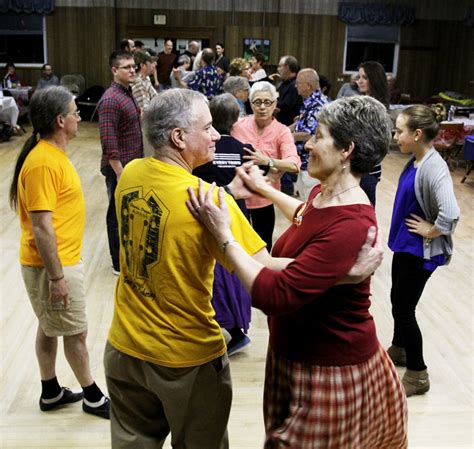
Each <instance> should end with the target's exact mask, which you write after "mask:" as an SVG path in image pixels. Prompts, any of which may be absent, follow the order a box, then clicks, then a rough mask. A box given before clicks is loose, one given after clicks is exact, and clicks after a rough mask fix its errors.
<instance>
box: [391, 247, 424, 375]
mask: <svg viewBox="0 0 474 449" xmlns="http://www.w3.org/2000/svg"><path fill="white" fill-rule="evenodd" d="M423 263H424V261H423V259H422V258H420V257H416V256H413V255H411V254H408V253H395V254H394V255H393V262H392V290H391V292H390V299H391V301H392V315H393V320H394V331H393V340H392V344H393V345H395V346H399V347H400V348H405V352H406V355H407V368H408V369H410V370H413V371H421V370H424V369H426V365H425V362H424V360H423V337H422V336H421V331H420V328H419V326H418V323H417V321H416V316H415V312H416V306H417V304H418V301H419V300H420V298H421V294H422V293H423V289H424V288H425V284H426V281H427V280H428V279H429V277H430V276H431V273H432V271H429V270H425V269H424V268H423Z"/></svg>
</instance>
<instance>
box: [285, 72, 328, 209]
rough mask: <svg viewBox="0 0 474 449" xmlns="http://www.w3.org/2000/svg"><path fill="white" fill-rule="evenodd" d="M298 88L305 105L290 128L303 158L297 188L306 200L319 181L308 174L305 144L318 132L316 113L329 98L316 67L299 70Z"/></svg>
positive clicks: (299, 153)
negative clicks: (325, 93) (321, 84)
mask: <svg viewBox="0 0 474 449" xmlns="http://www.w3.org/2000/svg"><path fill="white" fill-rule="evenodd" d="M296 89H297V90H298V94H299V95H300V96H301V97H302V98H303V106H302V107H301V109H300V115H299V117H298V118H297V120H296V122H295V123H294V124H293V125H291V126H290V130H291V132H292V133H293V137H294V139H295V143H296V149H297V150H298V155H299V157H300V159H301V167H300V172H299V173H298V178H297V180H296V189H297V190H298V193H299V196H300V198H301V199H302V200H303V201H305V200H306V199H307V198H308V196H309V194H310V192H311V189H312V188H313V187H314V186H315V185H316V184H318V183H319V181H318V180H317V179H314V178H311V177H310V176H309V175H308V153H307V152H306V151H305V149H304V145H305V143H306V142H307V141H308V140H309V139H310V138H311V136H313V135H314V133H315V132H316V127H317V125H318V120H317V119H316V115H317V114H318V112H319V111H320V110H321V109H322V108H323V107H324V105H325V104H327V103H328V100H327V98H326V96H325V95H324V94H323V93H322V92H321V90H320V88H319V77H318V74H317V73H316V70H314V69H302V70H300V71H299V72H298V76H297V77H296Z"/></svg>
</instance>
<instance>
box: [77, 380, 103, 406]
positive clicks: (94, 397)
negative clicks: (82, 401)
mask: <svg viewBox="0 0 474 449" xmlns="http://www.w3.org/2000/svg"><path fill="white" fill-rule="evenodd" d="M82 390H83V391H84V397H85V398H86V399H87V400H88V401H89V402H99V401H100V400H101V399H102V397H103V396H104V393H102V391H101V390H100V388H99V387H98V386H97V385H96V383H95V382H94V383H93V384H92V385H89V386H88V387H82Z"/></svg>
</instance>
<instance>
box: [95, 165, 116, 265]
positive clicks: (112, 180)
mask: <svg viewBox="0 0 474 449" xmlns="http://www.w3.org/2000/svg"><path fill="white" fill-rule="evenodd" d="M100 171H101V172H102V174H103V175H104V176H105V185H106V187H107V196H108V197H109V207H108V208H107V215H106V219H105V221H106V224H107V237H108V239H109V251H110V257H111V258H112V265H113V267H114V270H117V271H120V259H119V249H120V242H119V232H118V222H117V213H116V211H115V189H116V187H117V175H116V174H115V172H114V170H113V168H112V167H111V166H110V165H108V166H106V167H103V168H102V169H101V170H100Z"/></svg>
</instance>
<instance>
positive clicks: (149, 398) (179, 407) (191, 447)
mask: <svg viewBox="0 0 474 449" xmlns="http://www.w3.org/2000/svg"><path fill="white" fill-rule="evenodd" d="M104 365H105V375H106V380H107V388H108V391H109V394H110V399H111V417H110V419H111V431H112V448H113V449H138V448H140V449H151V448H153V449H159V448H162V447H163V444H164V442H165V439H166V437H167V436H168V434H169V433H170V432H171V444H172V446H173V448H175V449H227V448H228V447H229V445H228V438H227V422H228V419H229V413H230V406H231V402H232V382H231V378H230V367H229V360H228V358H227V354H224V355H223V356H222V357H219V358H217V359H215V360H213V361H212V362H209V363H206V364H205V365H200V366H195V367H190V368H168V367H164V366H160V365H156V364H153V363H149V362H144V361H142V360H139V359H137V358H135V357H130V356H128V355H126V354H124V353H122V352H120V351H118V350H116V349H115V348H114V347H113V346H112V345H111V344H110V343H107V345H106V347H105V354H104Z"/></svg>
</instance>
